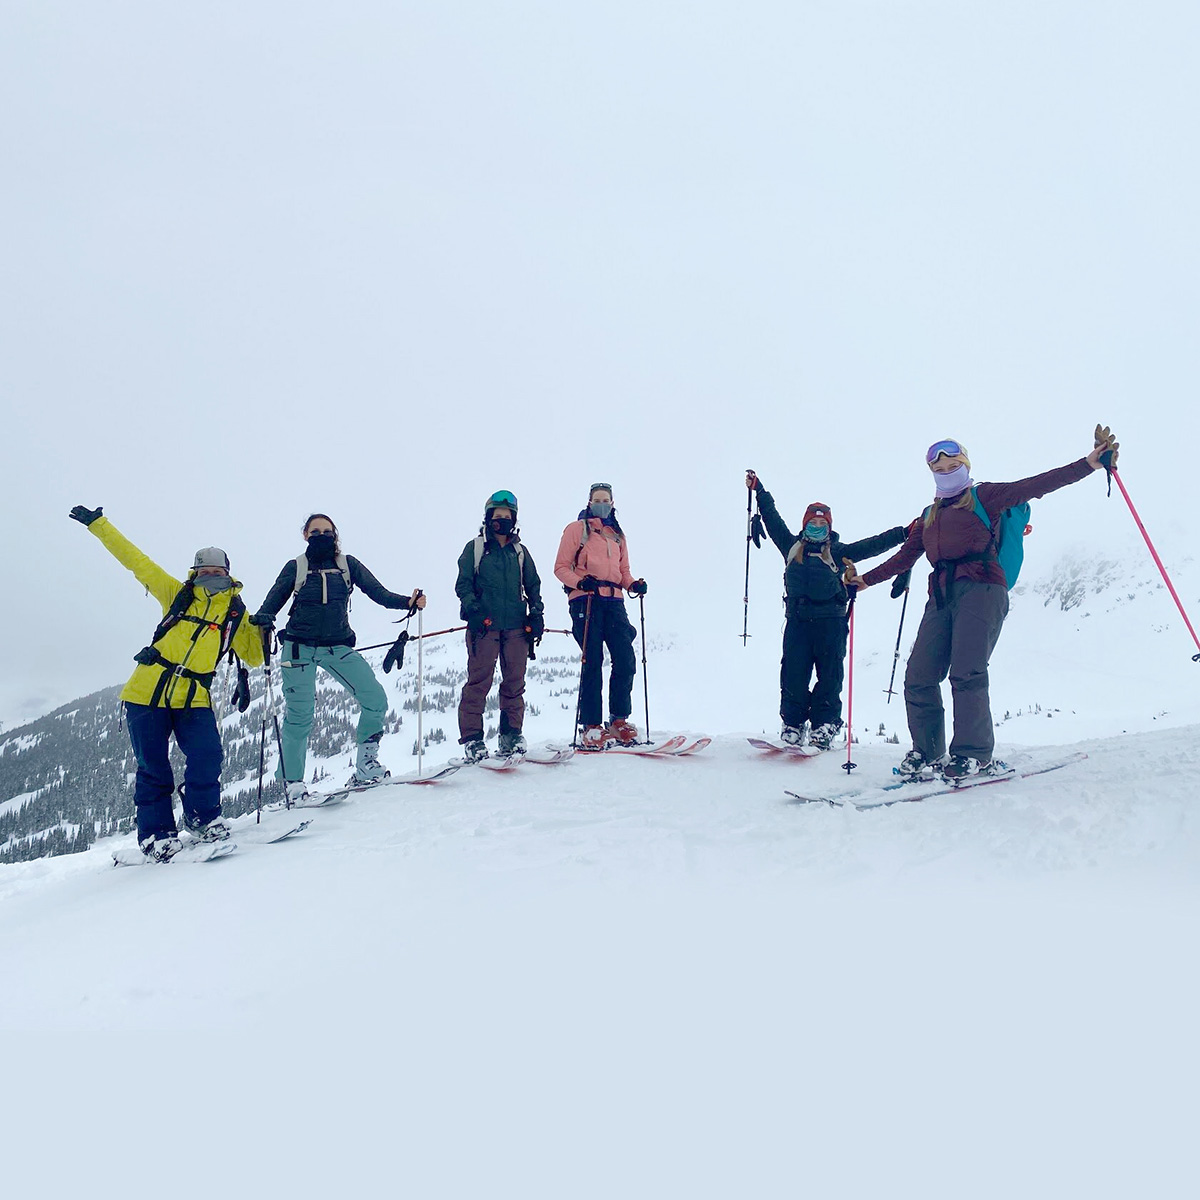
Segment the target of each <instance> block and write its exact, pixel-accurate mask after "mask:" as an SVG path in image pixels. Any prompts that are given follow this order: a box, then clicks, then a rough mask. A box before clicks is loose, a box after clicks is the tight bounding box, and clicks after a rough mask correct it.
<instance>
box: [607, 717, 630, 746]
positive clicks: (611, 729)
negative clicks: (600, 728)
mask: <svg viewBox="0 0 1200 1200" xmlns="http://www.w3.org/2000/svg"><path fill="white" fill-rule="evenodd" d="M604 736H605V739H606V740H608V741H610V742H616V744H617V745H618V746H633V745H636V744H637V740H638V728H637V726H636V725H633V724H631V723H630V722H629V721H627V720H626V719H625V718H624V717H614V718H613V719H612V720H611V721H609V723H608V728H607V729H606V730H605V731H604Z"/></svg>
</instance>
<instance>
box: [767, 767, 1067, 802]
mask: <svg viewBox="0 0 1200 1200" xmlns="http://www.w3.org/2000/svg"><path fill="white" fill-rule="evenodd" d="M1085 758H1087V755H1086V754H1084V753H1082V752H1080V753H1078V754H1070V755H1067V756H1066V757H1065V758H1060V759H1056V760H1054V761H1052V762H1048V763H1035V764H1032V765H1028V766H1022V765H1020V764H1018V765H1017V766H1015V767H1014V766H1006V768H1005V770H1004V771H1002V772H1000V773H999V774H996V775H971V776H968V777H967V778H966V779H963V780H959V781H958V782H956V783H948V782H945V781H943V780H940V779H936V780H933V781H930V782H929V783H925V784H915V783H887V784H882V785H881V786H879V787H876V788H862V789H860V790H858V791H856V792H845V793H843V794H842V795H840V796H838V795H834V796H801V795H799V794H798V793H796V792H787V793H786V795H787V796H788V797H789V799H791V800H795V801H799V802H800V803H803V804H829V805H845V806H847V807H849V808H854V809H857V810H858V811H859V812H866V811H867V810H868V809H873V808H890V807H891V806H892V805H893V804H913V803H915V802H917V801H919V800H932V799H933V798H934V797H935V796H949V795H951V794H953V793H954V792H965V791H969V790H970V789H971V788H977V787H987V786H988V785H989V784H993V783H1005V782H1007V781H1009V780H1012V779H1030V778H1032V777H1033V776H1035V775H1046V774H1048V773H1049V772H1051V771H1060V770H1062V768H1063V767H1069V766H1071V765H1072V764H1073V763H1077V762H1082V761H1083V760H1084V759H1085ZM890 792H901V793H902V794H901V795H894V796H893V795H879V793H890Z"/></svg>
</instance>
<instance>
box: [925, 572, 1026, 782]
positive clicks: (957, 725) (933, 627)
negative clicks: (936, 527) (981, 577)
mask: <svg viewBox="0 0 1200 1200" xmlns="http://www.w3.org/2000/svg"><path fill="white" fill-rule="evenodd" d="M948 590H949V595H948V596H947V597H946V602H945V604H944V605H943V606H942V607H941V608H938V606H937V602H936V601H935V600H934V598H933V597H930V600H929V603H928V604H927V605H926V606H925V613H924V615H923V616H922V617H921V627H920V629H918V630H917V640H916V641H915V642H914V643H913V648H912V653H911V654H909V656H908V667H907V668H906V670H905V672H904V704H905V707H906V708H907V709H908V731H909V733H910V734H912V744H913V749H914V750H919V751H920V752H921V753H922V754H923V755H924V756H925V757H926V759H928V760H929V761H933V760H934V759H938V758H941V756H942V755H943V754H945V753H946V712H945V709H944V708H943V707H942V686H941V685H942V680H943V679H945V678H946V676H947V675H949V676H950V695H951V698H952V703H953V705H954V738H953V740H952V741H951V743H950V753H951V754H956V755H957V754H961V755H963V756H964V757H969V758H977V759H978V760H979V761H980V762H988V761H989V760H990V759H991V757H992V752H993V750H995V748H996V731H995V728H994V727H993V725H992V708H991V700H990V698H989V696H988V660H989V659H990V658H991V657H992V651H993V650H994V649H995V648H996V642H997V641H998V640H999V638H1000V630H1001V629H1002V628H1003V627H1004V618H1005V617H1006V616H1008V589H1007V588H1006V587H1003V586H1002V585H1001V584H998V583H972V582H970V581H963V580H959V581H958V582H956V583H953V584H951V585H950V588H949V589H948Z"/></svg>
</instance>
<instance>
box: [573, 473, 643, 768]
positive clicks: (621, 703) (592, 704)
mask: <svg viewBox="0 0 1200 1200" xmlns="http://www.w3.org/2000/svg"><path fill="white" fill-rule="evenodd" d="M554 575H555V578H557V579H558V581H559V582H560V583H561V584H562V585H563V589H564V590H565V591H566V593H567V596H568V597H569V602H568V607H569V608H570V611H571V632H572V633H573V634H574V635H575V640H576V641H577V642H578V643H579V646H580V649H581V650H582V651H583V655H584V664H583V671H582V672H581V675H580V680H579V724H580V727H581V734H580V743H581V745H582V746H583V749H585V750H603V749H604V747H605V746H606V745H609V744H612V743H614V742H615V743H618V744H620V745H622V746H629V745H633V744H635V743H636V742H637V740H638V729H637V727H636V726H635V725H634V724H633V723H632V722H631V721H630V720H629V714H630V713H631V712H632V711H633V678H634V676H635V675H636V674H637V658H636V656H635V655H634V653H633V642H634V639H635V638H636V637H637V631H636V630H635V629H634V627H633V625H632V623H631V622H630V620H629V616H628V615H627V613H626V612H625V600H624V598H623V597H622V596H621V591H622V589H623V590H625V591H627V592H629V593H630V595H633V596H644V595H645V594H646V581H645V580H644V579H634V577H633V575H632V573H631V572H630V570H629V544H628V542H627V540H626V538H625V534H624V531H623V530H622V529H621V526H620V524H619V523H618V522H617V510H616V509H615V508H613V493H612V485H611V484H607V483H593V484H592V486H591V489H590V490H589V492H588V503H587V507H586V508H584V509H583V511H582V512H580V514H579V516H578V518H577V519H576V520H574V521H572V522H571V524H570V525H568V526H567V527H566V529H564V530H563V535H562V540H561V542H559V546H558V557H557V558H556V559H555V560H554ZM585 640H586V643H587V644H586V646H585V645H584V642H585ZM605 646H607V647H608V653H609V656H610V657H611V659H612V670H611V672H610V674H609V679H608V711H609V722H608V725H607V726H605V725H603V724H601V720H600V718H601V716H602V715H603V711H604V703H603V676H602V672H603V668H604V647H605Z"/></svg>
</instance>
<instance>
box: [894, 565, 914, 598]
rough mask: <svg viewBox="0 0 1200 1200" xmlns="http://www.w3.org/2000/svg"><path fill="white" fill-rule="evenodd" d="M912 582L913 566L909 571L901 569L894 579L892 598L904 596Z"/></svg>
mask: <svg viewBox="0 0 1200 1200" xmlns="http://www.w3.org/2000/svg"><path fill="white" fill-rule="evenodd" d="M911 582H912V567H909V568H908V570H907V571H901V572H900V574H899V575H897V576H896V578H895V579H893V580H892V599H893V600H896V599H898V598H899V597H900V596H903V595H904V593H905V592H907V591H908V585H909V584H910V583H911Z"/></svg>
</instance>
